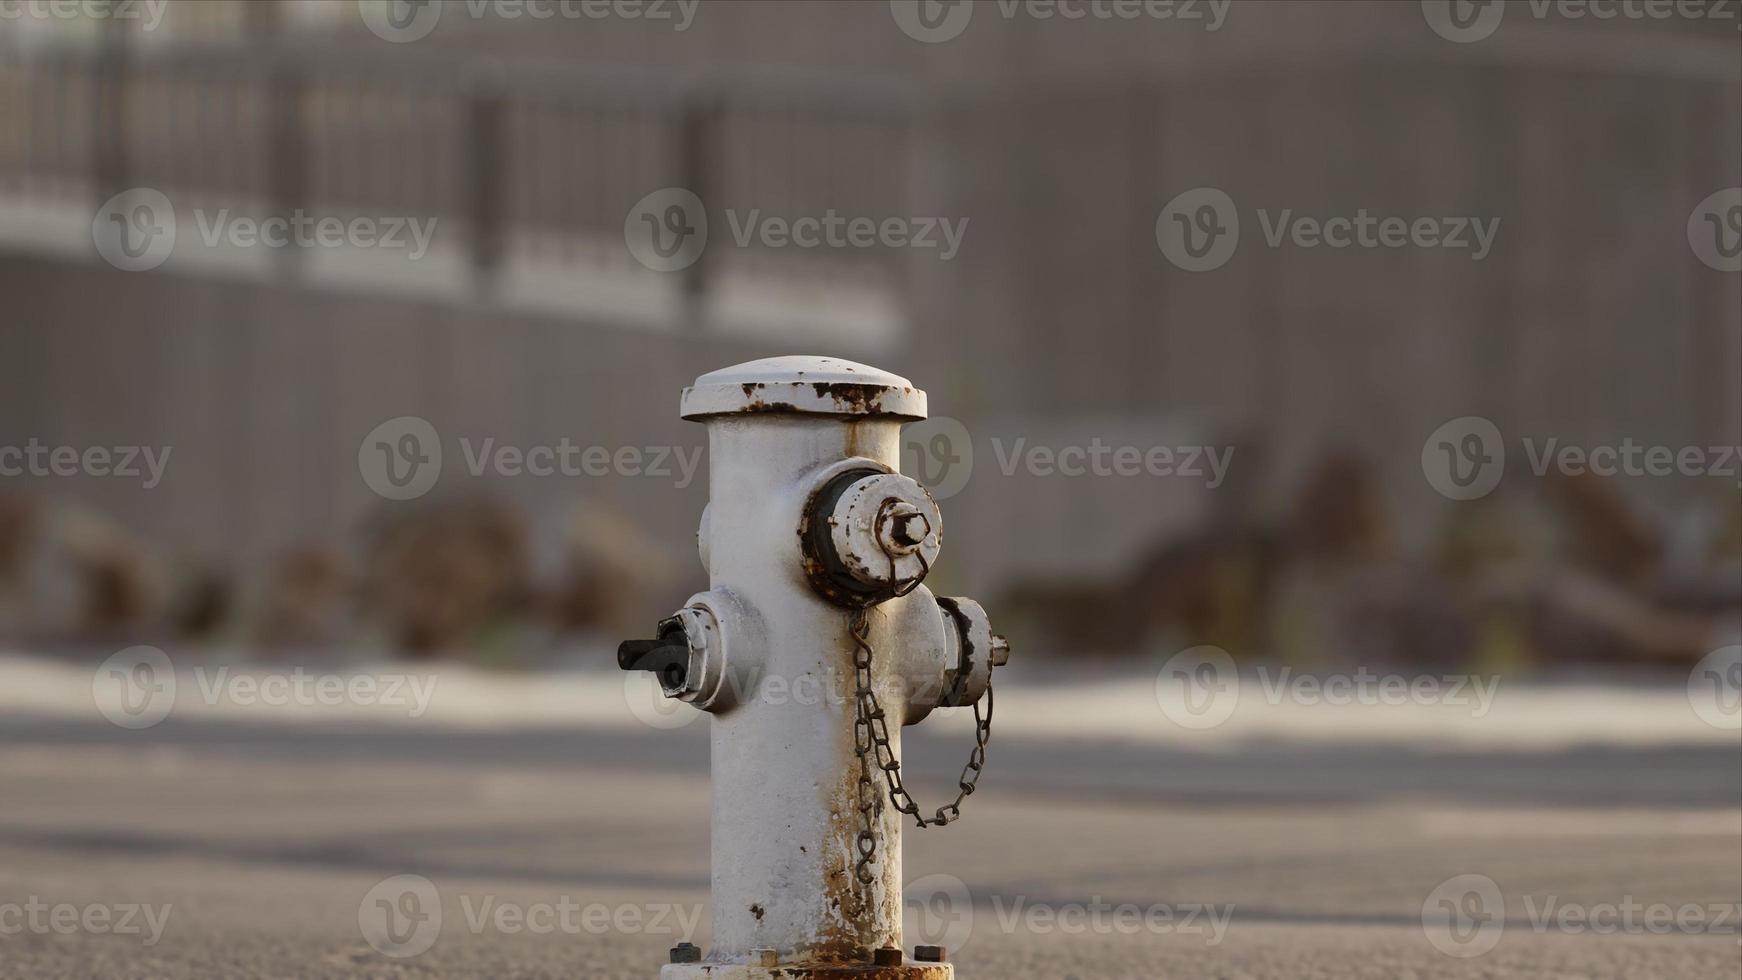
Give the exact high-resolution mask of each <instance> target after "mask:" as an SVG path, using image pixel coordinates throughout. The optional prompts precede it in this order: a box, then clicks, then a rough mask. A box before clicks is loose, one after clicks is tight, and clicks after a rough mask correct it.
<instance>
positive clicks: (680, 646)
mask: <svg viewBox="0 0 1742 980" xmlns="http://www.w3.org/2000/svg"><path fill="white" fill-rule="evenodd" d="M617 666H618V667H620V668H622V669H623V670H646V671H652V672H653V674H654V676H656V677H658V678H659V682H660V683H661V684H662V685H664V686H665V687H666V688H667V689H668V690H675V689H677V688H680V687H683V683H684V678H685V676H686V675H687V674H688V673H689V669H690V644H689V639H688V638H687V637H686V636H685V635H684V631H683V624H682V623H681V622H679V621H678V620H676V619H668V620H666V621H664V622H662V623H660V624H659V639H657V640H624V641H623V642H622V643H619V644H618V645H617Z"/></svg>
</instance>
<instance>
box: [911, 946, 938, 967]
mask: <svg viewBox="0 0 1742 980" xmlns="http://www.w3.org/2000/svg"><path fill="white" fill-rule="evenodd" d="M944 952H945V951H944V948H943V947H942V946H915V947H914V948H913V958H914V959H915V960H918V961H919V962H921V963H942V962H943V961H944Z"/></svg>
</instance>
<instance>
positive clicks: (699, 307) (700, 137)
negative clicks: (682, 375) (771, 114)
mask: <svg viewBox="0 0 1742 980" xmlns="http://www.w3.org/2000/svg"><path fill="white" fill-rule="evenodd" d="M721 111H722V106H721V102H720V97H719V95H718V94H717V93H715V92H711V91H705V90H702V89H701V88H700V87H698V88H695V89H690V90H689V91H688V92H686V94H685V95H684V99H683V103H682V106H681V107H680V109H679V112H678V134H677V144H678V147H677V152H678V186H679V187H682V188H684V189H686V190H688V191H689V192H690V193H692V194H694V195H695V196H696V197H697V198H698V199H700V200H701V202H702V206H703V207H704V208H710V207H712V206H713V205H714V203H715V202H714V200H713V195H712V191H713V190H714V187H713V186H712V181H711V180H710V177H711V176H712V172H711V164H712V159H713V154H714V141H715V139H716V137H717V130H718V128H719V120H720V115H721ZM709 227H710V228H713V227H714V224H713V222H712V221H710V222H709ZM710 265H711V263H710V262H709V259H708V253H707V250H706V249H703V251H702V254H701V255H700V256H698V257H697V258H696V261H695V262H693V263H691V264H690V266H689V267H688V268H686V269H684V270H683V279H682V281H681V284H680V288H681V289H682V290H683V308H684V317H685V319H686V320H687V322H688V324H689V326H690V327H691V329H696V330H699V329H700V328H701V326H702V322H703V314H704V304H705V303H706V301H707V294H708V286H709V282H708V280H709V268H710Z"/></svg>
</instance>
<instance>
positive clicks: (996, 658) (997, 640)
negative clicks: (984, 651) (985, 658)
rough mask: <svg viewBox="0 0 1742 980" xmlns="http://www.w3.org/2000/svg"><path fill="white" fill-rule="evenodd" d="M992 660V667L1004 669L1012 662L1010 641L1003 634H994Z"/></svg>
mask: <svg viewBox="0 0 1742 980" xmlns="http://www.w3.org/2000/svg"><path fill="white" fill-rule="evenodd" d="M990 659H991V661H992V666H994V667H1002V666H1004V665H1005V664H1007V663H1009V662H1010V641H1009V640H1007V639H1005V638H1004V637H1003V635H1002V634H999V633H993V634H992V654H991V657H990Z"/></svg>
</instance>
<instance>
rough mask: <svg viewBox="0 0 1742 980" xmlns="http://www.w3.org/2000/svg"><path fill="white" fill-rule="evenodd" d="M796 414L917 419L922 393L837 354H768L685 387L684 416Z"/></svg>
mask: <svg viewBox="0 0 1742 980" xmlns="http://www.w3.org/2000/svg"><path fill="white" fill-rule="evenodd" d="M764 413H796V414H802V415H839V416H846V417H853V416H859V417H864V416H879V417H883V418H895V419H903V420H906V421H911V422H917V421H919V420H921V419H923V418H925V417H926V406H925V392H923V391H920V390H919V389H918V388H915V387H914V386H913V382H911V381H908V380H907V379H906V378H904V377H901V376H900V375H897V374H891V373H889V372H888V371H884V370H881V369H879V368H874V367H871V366H869V365H865V364H858V363H855V362H853V361H845V360H842V359H840V358H838V357H815V356H787V357H767V358H763V359H762V360H758V361H746V362H745V363H743V364H734V365H733V366H731V367H728V368H721V369H720V370H718V371H709V372H708V373H707V374H704V375H702V376H701V377H699V378H697V379H696V383H695V384H694V385H691V386H690V387H688V388H685V389H684V392H683V402H682V406H681V414H682V415H683V417H684V418H686V419H706V418H709V417H712V416H718V415H750V414H764Z"/></svg>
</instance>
